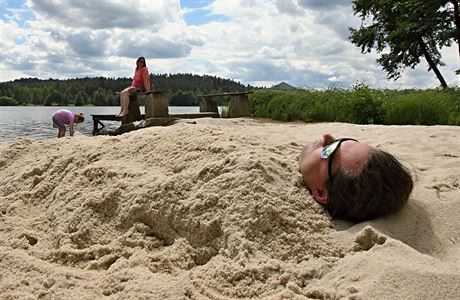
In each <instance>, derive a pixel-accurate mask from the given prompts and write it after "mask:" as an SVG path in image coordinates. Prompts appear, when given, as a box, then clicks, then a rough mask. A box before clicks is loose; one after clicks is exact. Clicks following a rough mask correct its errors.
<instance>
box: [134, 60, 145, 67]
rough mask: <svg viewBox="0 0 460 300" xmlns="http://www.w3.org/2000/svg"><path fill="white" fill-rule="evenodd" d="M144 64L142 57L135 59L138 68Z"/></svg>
mask: <svg viewBox="0 0 460 300" xmlns="http://www.w3.org/2000/svg"><path fill="white" fill-rule="evenodd" d="M144 65H145V61H144V59H142V58H139V59H138V60H137V61H136V66H137V67H138V68H140V67H143V66H144Z"/></svg>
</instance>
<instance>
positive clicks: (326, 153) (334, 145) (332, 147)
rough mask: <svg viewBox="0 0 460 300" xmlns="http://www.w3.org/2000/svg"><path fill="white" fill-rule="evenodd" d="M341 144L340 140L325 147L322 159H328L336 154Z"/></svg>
mask: <svg viewBox="0 0 460 300" xmlns="http://www.w3.org/2000/svg"><path fill="white" fill-rule="evenodd" d="M339 143H340V140H337V141H335V142H333V143H331V144H329V145H327V146H326V147H324V148H323V151H321V159H328V158H329V157H330V156H331V155H332V153H334V152H335V150H336V149H337V146H338V145H339Z"/></svg>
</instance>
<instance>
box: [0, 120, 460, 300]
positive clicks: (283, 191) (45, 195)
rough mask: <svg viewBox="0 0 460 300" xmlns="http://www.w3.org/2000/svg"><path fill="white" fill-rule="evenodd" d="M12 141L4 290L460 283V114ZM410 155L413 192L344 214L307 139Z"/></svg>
mask: <svg viewBox="0 0 460 300" xmlns="http://www.w3.org/2000/svg"><path fill="white" fill-rule="evenodd" d="M196 123H197V124H188V123H186V122H182V123H179V124H176V125H173V126H170V127H155V128H149V129H144V130H138V131H136V132H132V133H128V134H125V135H122V136H118V137H94V138H93V137H86V136H82V135H78V136H76V137H73V138H65V139H60V140H58V139H52V140H48V141H45V142H42V143H38V142H35V141H32V140H25V139H18V140H16V141H14V142H13V143H12V144H11V145H10V146H9V147H7V148H6V149H3V150H1V152H0V268H1V269H2V272H1V274H0V298H6V299H9V298H18V299H19V298H20V299H25V298H31V299H36V298H43V299H62V298H68V299H69V298H73V299H95V298H103V297H104V296H110V297H111V298H115V299H129V298H131V299H140V298H149V299H187V298H192V299H245V298H250V297H255V298H258V299H280V298H283V297H285V298H289V299H307V298H315V299H335V298H342V297H344V298H350V299H372V298H375V299H382V298H394V297H396V298H405V299H420V298H427V299H455V298H458V297H459V295H460V246H459V244H460V222H459V218H460V187H459V178H460V129H459V128H458V127H448V126H432V127H424V126H358V125H350V124H341V123H336V124H300V123H287V124H286V123H284V124H277V123H269V122H262V121H257V120H250V119H237V120H236V119H233V120H232V119H230V120H229V119H226V120H216V119H197V120H196ZM327 132H329V133H332V134H334V135H336V136H338V137H341V136H348V137H355V138H357V139H359V140H361V141H363V142H367V143H369V144H371V145H373V146H376V147H378V148H382V149H385V150H387V151H389V152H391V153H393V154H396V155H397V156H398V157H399V158H401V159H403V160H404V161H405V162H406V163H407V164H408V165H409V166H410V168H411V169H412V171H413V172H414V174H415V175H416V177H417V183H416V188H415V191H414V192H413V194H412V197H411V200H410V204H409V205H407V207H406V208H405V209H404V210H403V211H401V212H400V213H398V214H396V215H392V216H388V217H385V218H381V219H377V220H374V221H370V222H365V223H360V224H351V223H348V222H344V221H335V220H334V221H332V220H331V219H330V218H329V216H328V215H327V213H325V212H324V211H323V209H322V208H321V207H320V206H319V205H317V204H316V203H314V201H312V200H311V198H310V196H309V195H308V193H307V191H306V190H305V189H304V188H303V187H302V184H301V180H300V176H299V173H298V172H297V162H296V155H297V154H298V153H299V151H300V149H301V148H302V145H303V144H304V143H306V142H307V141H309V140H311V139H315V138H318V137H319V136H321V135H322V134H323V133H327Z"/></svg>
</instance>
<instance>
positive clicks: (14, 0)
mask: <svg viewBox="0 0 460 300" xmlns="http://www.w3.org/2000/svg"><path fill="white" fill-rule="evenodd" d="M359 25H360V19H359V17H358V16H354V15H353V10H352V3H351V0H122V1H118V0H92V1H90V0H0V81H2V82H4V81H11V80H14V79H19V78H29V77H36V78H40V79H48V78H55V79H69V78H80V77H98V76H104V77H110V78H117V77H132V75H133V73H134V68H135V62H136V59H137V58H138V57H139V56H144V57H145V58H146V62H147V67H148V68H149V71H150V72H151V73H154V74H164V73H172V74H173V73H192V74H198V75H204V74H207V75H213V76H218V77H222V78H227V79H232V80H235V81H239V82H241V83H242V84H245V85H247V84H250V85H253V86H259V87H270V86H272V85H275V84H278V83H280V82H283V81H284V82H286V83H288V84H290V85H293V86H296V87H306V88H328V87H331V86H336V87H343V88H348V87H351V86H353V85H354V84H356V83H357V82H363V83H365V84H367V85H369V86H370V87H372V88H391V89H405V88H435V87H438V86H439V82H438V80H437V78H436V76H435V75H434V73H433V72H428V71H427V70H428V65H427V63H426V61H425V60H423V59H422V61H421V63H420V64H419V65H418V66H417V67H416V68H415V69H407V70H406V71H405V72H404V73H403V75H402V78H400V79H398V80H397V81H394V80H387V78H386V77H387V74H386V72H384V71H382V68H381V66H379V65H378V64H377V63H376V59H377V58H378V57H379V56H378V54H376V53H374V52H373V53H370V54H362V53H361V50H360V48H358V47H356V46H355V45H353V44H352V43H351V42H350V40H349V35H350V34H349V32H348V27H350V26H351V27H354V28H358V27H359ZM441 53H442V59H443V61H444V62H445V64H446V66H444V67H441V68H440V70H441V72H442V74H443V75H444V78H445V79H446V81H447V83H448V84H449V85H457V86H459V85H460V76H456V75H454V71H455V70H457V69H458V68H459V57H458V48H457V45H454V46H452V47H450V48H444V49H443V50H442V52H441Z"/></svg>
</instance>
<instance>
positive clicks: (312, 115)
mask: <svg viewBox="0 0 460 300" xmlns="http://www.w3.org/2000/svg"><path fill="white" fill-rule="evenodd" d="M249 101H250V107H251V112H252V115H253V116H255V117H260V118H270V119H274V120H280V121H296V120H300V121H305V122H347V123H356V124H388V125H390V124H395V125H406V124H413V125H437V124H439V125H460V90H459V89H444V90H440V89H430V90H373V89H370V88H369V87H368V86H366V85H365V84H362V83H358V84H356V85H355V86H353V87H352V88H351V89H338V88H330V89H327V90H312V89H293V90H279V89H278V90H277V89H264V90H258V91H256V92H254V93H253V94H251V95H250V98H249Z"/></svg>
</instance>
